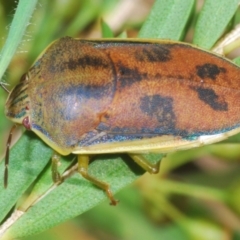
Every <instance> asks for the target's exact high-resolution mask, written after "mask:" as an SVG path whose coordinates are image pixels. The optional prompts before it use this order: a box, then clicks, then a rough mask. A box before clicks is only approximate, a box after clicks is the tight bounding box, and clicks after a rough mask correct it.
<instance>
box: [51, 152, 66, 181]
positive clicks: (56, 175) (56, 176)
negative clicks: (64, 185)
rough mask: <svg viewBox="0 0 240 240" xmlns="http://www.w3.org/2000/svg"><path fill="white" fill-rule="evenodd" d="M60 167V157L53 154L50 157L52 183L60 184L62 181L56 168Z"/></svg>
mask: <svg viewBox="0 0 240 240" xmlns="http://www.w3.org/2000/svg"><path fill="white" fill-rule="evenodd" d="M59 165H60V156H59V155H58V154H57V153H54V154H53V156H52V179H53V182H54V183H57V184H59V183H61V182H62V181H63V179H62V177H61V174H60V173H59V172H58V166H59Z"/></svg>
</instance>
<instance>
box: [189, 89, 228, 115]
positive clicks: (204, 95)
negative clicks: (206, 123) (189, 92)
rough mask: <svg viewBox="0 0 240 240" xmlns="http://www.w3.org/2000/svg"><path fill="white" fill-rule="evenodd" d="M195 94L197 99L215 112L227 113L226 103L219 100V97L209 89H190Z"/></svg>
mask: <svg viewBox="0 0 240 240" xmlns="http://www.w3.org/2000/svg"><path fill="white" fill-rule="evenodd" d="M191 88H192V89H193V90H194V91H196V92H197V94H198V98H199V99H200V100H202V101H203V102H205V103H206V104H208V105H209V106H210V107H211V108H212V109H214V110H216V111H228V103H227V102H225V101H222V100H220V99H219V96H218V95H217V94H216V93H215V91H214V90H213V89H211V88H203V87H191Z"/></svg>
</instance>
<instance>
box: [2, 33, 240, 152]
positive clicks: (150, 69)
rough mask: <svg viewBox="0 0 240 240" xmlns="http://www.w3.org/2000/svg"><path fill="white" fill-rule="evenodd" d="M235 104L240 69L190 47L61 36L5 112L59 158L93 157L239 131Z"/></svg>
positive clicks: (239, 91)
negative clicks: (102, 150)
mask: <svg viewBox="0 0 240 240" xmlns="http://www.w3.org/2000/svg"><path fill="white" fill-rule="evenodd" d="M239 99H240V68H239V67H238V66H236V65H234V64H233V63H231V62H230V61H228V60H226V59H225V58H222V57H220V56H217V55H215V54H212V53H210V52H207V51H204V50H200V49H198V48H196V47H193V46H191V45H188V44H183V43H177V42H171V41H157V40H156V41H150V40H149V41H147V40H144V41H138V40H106V41H105V40H104V41H103V40H79V39H72V38H69V37H65V38H62V39H60V40H57V41H55V42H54V43H53V44H52V45H50V46H49V47H48V48H47V50H46V51H45V53H44V54H43V55H42V56H41V57H40V58H39V59H38V60H37V61H36V62H35V64H34V65H33V67H32V68H31V69H30V71H29V72H28V73H27V74H26V75H24V76H23V78H22V80H21V82H20V83H19V85H17V86H16V87H15V89H14V90H13V91H12V93H11V94H10V96H9V98H8V101H7V104H6V114H7V116H8V117H9V118H11V119H12V120H13V121H15V122H17V123H22V122H23V125H25V126H28V128H29V129H32V130H33V131H34V132H36V133H37V134H38V135H39V136H40V137H42V138H43V140H44V141H46V142H47V143H48V144H49V145H50V146H52V147H53V148H54V149H55V150H56V151H58V152H60V153H61V154H69V153H71V152H74V153H81V149H85V150H86V149H89V153H91V151H90V149H91V146H92V147H94V146H98V145H99V146H107V147H109V148H111V146H112V145H113V146H114V144H115V145H116V143H119V144H124V143H127V144H130V145H131V143H134V142H139V143H141V141H143V142H144V141H145V142H144V144H145V143H147V141H150V142H151V141H153V139H166V141H167V139H168V137H170V138H171V140H172V139H173V140H174V141H175V142H176V141H187V142H188V143H189V142H191V141H194V139H197V138H199V137H201V136H208V135H210V136H212V135H216V134H220V133H224V132H228V131H231V130H234V129H236V131H235V132H237V131H240V130H239V125H240V114H239V108H240V101H239ZM26 122H27V124H26ZM235 132H234V133H235ZM156 141H157V140H156ZM156 141H155V142H154V144H155V143H156ZM162 143H163V144H166V142H164V140H163V141H162ZM146 149H147V148H146ZM152 149H153V150H154V149H155V150H156V149H157V146H155V147H152ZM133 150H134V151H135V150H137V147H135V148H133ZM140 150H141V149H139V151H140ZM114 151H118V150H117V148H116V149H115V150H113V151H112V152H114ZM119 151H124V149H123V150H121V149H120V150H119ZM125 151H131V149H128V148H126V149H125ZM86 152H87V150H86ZM93 152H94V151H93Z"/></svg>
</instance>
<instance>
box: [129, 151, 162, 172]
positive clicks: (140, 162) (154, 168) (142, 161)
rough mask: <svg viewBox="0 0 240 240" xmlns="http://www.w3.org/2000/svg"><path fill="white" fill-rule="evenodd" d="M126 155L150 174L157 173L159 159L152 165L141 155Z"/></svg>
mask: <svg viewBox="0 0 240 240" xmlns="http://www.w3.org/2000/svg"><path fill="white" fill-rule="evenodd" d="M128 155H129V156H130V157H131V158H132V159H133V160H134V162H135V163H137V164H138V165H139V166H140V167H141V168H143V169H144V170H145V171H147V172H149V173H152V174H155V173H158V172H159V168H160V163H161V159H160V160H159V161H158V162H157V163H156V164H152V163H150V162H149V161H148V160H147V159H146V158H145V157H144V156H143V155H141V154H134V153H128Z"/></svg>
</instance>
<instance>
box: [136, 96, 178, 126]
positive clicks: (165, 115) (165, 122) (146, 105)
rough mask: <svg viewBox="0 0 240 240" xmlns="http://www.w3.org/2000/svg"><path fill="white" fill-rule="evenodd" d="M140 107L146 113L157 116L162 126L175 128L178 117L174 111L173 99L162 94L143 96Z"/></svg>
mask: <svg viewBox="0 0 240 240" xmlns="http://www.w3.org/2000/svg"><path fill="white" fill-rule="evenodd" d="M140 109H141V111H142V112H144V113H145V114H147V115H149V116H151V117H154V118H157V120H158V122H159V126H158V127H160V128H163V129H175V124H176V117H175V114H174V111H173V99H172V98H171V97H163V96H161V95H151V96H145V97H142V98H141V102H140Z"/></svg>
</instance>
